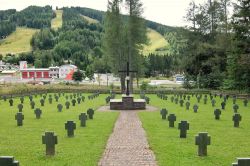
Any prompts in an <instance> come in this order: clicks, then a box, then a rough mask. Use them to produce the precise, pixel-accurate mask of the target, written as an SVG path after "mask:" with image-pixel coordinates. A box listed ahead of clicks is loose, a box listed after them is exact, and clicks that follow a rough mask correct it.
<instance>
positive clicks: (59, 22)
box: [51, 10, 63, 30]
mask: <svg viewBox="0 0 250 166" xmlns="http://www.w3.org/2000/svg"><path fill="white" fill-rule="evenodd" d="M55 12H56V17H55V18H54V19H52V21H51V28H53V29H55V30H57V29H58V28H61V27H62V13H63V11H62V10H56V11H55Z"/></svg>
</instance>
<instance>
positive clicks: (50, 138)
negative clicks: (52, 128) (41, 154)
mask: <svg viewBox="0 0 250 166" xmlns="http://www.w3.org/2000/svg"><path fill="white" fill-rule="evenodd" d="M57 143H58V141H57V136H56V135H55V134H54V132H45V134H44V135H43V136H42V144H45V145H46V155H55V145H56V144H57Z"/></svg>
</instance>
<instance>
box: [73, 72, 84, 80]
mask: <svg viewBox="0 0 250 166" xmlns="http://www.w3.org/2000/svg"><path fill="white" fill-rule="evenodd" d="M72 78H73V80H74V81H78V82H81V81H82V80H83V79H84V74H83V72H81V71H80V70H77V71H75V72H74V73H73V76H72Z"/></svg>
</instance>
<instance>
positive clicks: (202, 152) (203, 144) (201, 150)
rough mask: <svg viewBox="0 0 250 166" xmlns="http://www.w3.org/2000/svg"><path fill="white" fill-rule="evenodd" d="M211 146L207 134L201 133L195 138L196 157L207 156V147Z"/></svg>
mask: <svg viewBox="0 0 250 166" xmlns="http://www.w3.org/2000/svg"><path fill="white" fill-rule="evenodd" d="M210 144H211V137H210V136H209V135H208V133H207V132H201V133H199V134H198V135H197V136H196V137H195V145H198V155H199V156H207V145H210Z"/></svg>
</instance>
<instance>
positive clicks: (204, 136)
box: [160, 109, 249, 166]
mask: <svg viewBox="0 0 250 166" xmlns="http://www.w3.org/2000/svg"><path fill="white" fill-rule="evenodd" d="M160 114H161V116H162V119H163V120H164V119H168V121H169V127H174V122H175V121H176V116H175V114H169V116H168V118H166V115H167V114H168V111H167V110H166V109H162V110H161V111H160ZM239 118H240V119H241V117H238V116H236V115H235V116H234V117H233V120H234V126H235V127H239V124H238V122H239ZM178 129H179V130H180V138H186V137H187V130H189V123H188V122H187V121H185V120H181V121H180V122H179V123H178ZM210 144H211V137H210V136H209V135H208V133H207V132H200V133H199V134H198V135H197V136H196V137H195V145H197V146H198V155H199V156H207V145H210ZM240 162H243V161H241V160H240V161H239V163H240ZM244 162H246V161H244ZM248 162H249V161H248ZM248 162H247V163H248ZM242 166H245V165H242ZM246 166H247V165H246ZM248 166H249V165H248Z"/></svg>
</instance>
